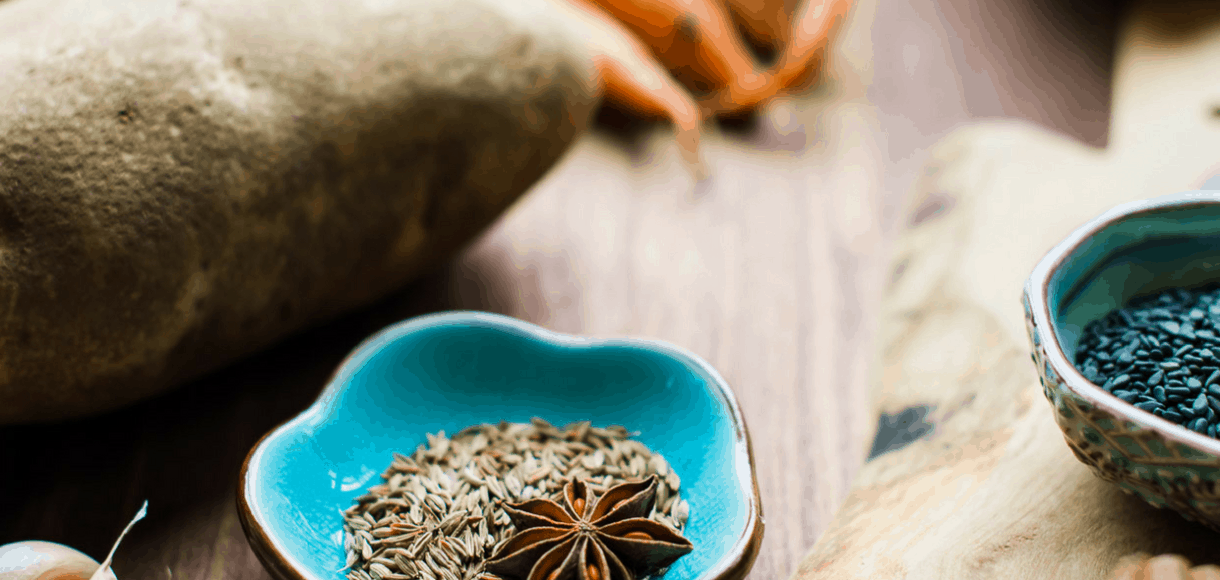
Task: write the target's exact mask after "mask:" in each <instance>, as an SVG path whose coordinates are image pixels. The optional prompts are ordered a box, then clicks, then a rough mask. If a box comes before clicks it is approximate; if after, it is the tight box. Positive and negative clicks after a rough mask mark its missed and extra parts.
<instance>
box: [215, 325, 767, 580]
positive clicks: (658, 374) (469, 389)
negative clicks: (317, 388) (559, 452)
mask: <svg viewBox="0 0 1220 580" xmlns="http://www.w3.org/2000/svg"><path fill="white" fill-rule="evenodd" d="M532 417H541V418H542V419H545V420H547V421H549V422H551V423H553V424H555V425H562V424H566V423H570V422H575V421H592V422H593V424H594V425H597V426H606V425H622V426H624V427H626V428H627V429H628V430H631V431H636V432H638V433H639V435H638V436H637V437H635V438H636V439H637V440H639V441H640V442H641V443H643V444H644V445H646V446H648V447H649V448H651V449H652V450H654V451H656V452H658V453H661V454H662V455H663V456H664V457H665V459H666V460H668V462H669V465H670V466H671V467H672V469H673V470H674V471H676V472H677V473H678V474H679V475H680V476H681V478H682V497H683V498H684V499H685V500H686V502H687V504H688V505H689V506H690V519H689V521H688V522H687V524H686V527H685V529H684V530H683V535H684V536H685V537H686V538H687V539H689V540H690V541H691V542H692V543H693V544H694V546H695V549H694V551H693V552H691V553H689V554H687V555H686V556H683V557H682V558H680V559H679V560H678V561H677V562H675V563H674V564H673V565H672V566H671V567H670V568H669V570H668V572H667V573H666V574H665V575H664V576H663V577H662V578H667V579H671V580H672V579H680V580H736V579H740V578H743V577H744V576H745V575H746V573H747V572H748V571H749V569H750V567H751V566H752V565H753V562H754V559H755V557H756V556H757V552H758V547H759V544H760V542H761V540H762V532H763V521H762V508H761V504H760V501H759V496H758V484H757V481H756V477H755V473H754V465H753V457H752V451H751V448H750V443H749V435H748V434H747V432H746V427H745V421H744V419H743V417H742V414H741V411H740V409H739V408H738V406H737V402H736V401H735V399H734V397H733V394H732V392H731V390H730V389H729V387H728V385H727V384H725V382H724V379H722V378H721V377H720V375H719V374H717V373H716V371H715V370H713V369H712V368H711V367H710V366H709V365H708V364H707V363H705V362H703V361H701V360H700V359H699V358H697V357H695V356H694V355H692V354H690V353H688V352H686V351H684V350H682V349H680V348H677V347H674V346H671V345H668V344H665V343H661V342H656V341H650V340H639V339H614V340H600V339H590V338H582V337H576V336H568V335H563V334H558V333H554V332H551V331H548V330H545V329H543V328H540V327H538V326H535V325H532V324H528V323H525V322H521V321H519V320H515V319H512V318H508V317H505V316H500V315H495V314H488V313H479V312H451V313H443V314H435V315H429V316H423V317H419V318H415V319H411V320H408V321H405V322H402V323H399V324H397V325H394V326H391V327H389V328H387V329H385V330H383V331H381V332H380V333H378V334H376V335H374V336H373V337H371V338H369V339H368V340H367V341H365V342H364V343H363V344H361V345H360V346H359V347H358V348H357V349H356V350H355V351H354V352H353V353H352V354H351V355H350V356H349V357H348V358H347V360H346V361H344V363H343V364H342V365H340V367H339V368H338V370H337V371H336V373H335V375H334V377H333V378H332V379H331V382H330V383H329V384H328V385H327V387H326V388H325V389H324V390H323V392H322V394H321V395H320V396H319V398H318V400H317V401H316V402H315V403H314V404H313V405H312V406H310V407H309V408H308V409H307V410H305V411H304V412H302V413H301V414H300V415H298V416H297V417H295V418H293V419H292V420H290V421H288V422H287V423H285V424H284V425H281V426H280V427H278V428H276V429H275V430H273V431H271V432H270V433H268V434H267V435H265V436H264V437H263V438H262V440H260V441H259V442H258V444H257V445H255V447H254V448H253V449H252V450H251V452H250V454H249V456H248V457H247V458H246V461H245V464H244V465H243V467H242V472H241V477H240V480H239V487H240V489H239V492H238V513H239V515H240V517H241V522H242V526H243V528H244V530H245V532H246V537H247V539H248V540H249V542H250V545H251V547H252V548H253V549H254V552H255V553H256V554H257V555H258V557H259V559H260V560H261V561H262V562H263V564H264V566H265V567H266V568H267V570H268V571H269V572H270V573H271V574H272V576H274V577H275V578H278V579H280V580H341V579H343V578H344V577H345V573H344V572H342V571H340V569H341V568H343V567H344V564H345V549H344V535H343V520H342V519H341V514H340V512H341V511H342V510H344V509H347V508H348V507H350V506H351V505H352V502H353V499H354V498H356V497H358V496H360V495H362V494H364V493H365V490H366V489H367V488H369V487H370V486H372V485H375V484H378V483H381V479H380V477H379V475H380V474H381V472H382V470H383V469H384V468H385V467H386V466H387V465H389V463H390V462H391V461H392V460H393V457H392V454H393V453H394V452H399V453H404V454H410V453H411V452H413V451H414V450H415V448H416V447H417V446H418V445H420V444H422V443H425V434H426V433H435V432H437V431H441V430H444V431H445V432H446V433H449V434H453V433H456V432H457V431H459V430H461V429H463V428H465V427H467V426H471V425H476V424H482V423H490V424H497V423H500V422H501V421H508V422H528V421H530V419H531V418H532Z"/></svg>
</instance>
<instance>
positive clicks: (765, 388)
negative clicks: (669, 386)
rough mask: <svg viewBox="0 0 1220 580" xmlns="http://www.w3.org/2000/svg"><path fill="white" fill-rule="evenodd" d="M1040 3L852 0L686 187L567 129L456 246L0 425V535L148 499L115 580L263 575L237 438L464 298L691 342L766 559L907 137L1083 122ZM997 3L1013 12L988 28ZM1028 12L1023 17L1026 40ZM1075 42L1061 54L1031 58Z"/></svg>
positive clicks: (823, 421)
mask: <svg viewBox="0 0 1220 580" xmlns="http://www.w3.org/2000/svg"><path fill="white" fill-rule="evenodd" d="M1065 4H1069V5H1070V4H1073V3H1071V2H1067V3H1065ZM1031 6H1032V7H1034V8H1033V9H1031ZM1047 10H1052V8H1047V7H1046V6H1042V5H1041V3H1040V2H1015V1H1005V2H990V3H988V2H966V1H964V0H952V1H943V2H936V1H935V0H923V1H914V2H902V1H899V0H860V2H859V4H858V6H857V9H856V12H855V15H854V17H853V20H852V23H851V26H850V27H849V29H848V30H847V31H846V33H845V34H844V36H843V39H842V42H841V43H840V46H841V49H840V51H838V52H837V53H836V54H838V55H839V56H838V57H836V66H835V68H834V70H835V72H834V73H833V75H832V82H830V83H828V84H827V85H825V86H824V87H823V88H821V89H819V90H818V91H817V92H815V93H814V94H811V95H807V96H805V97H803V98H802V99H800V100H797V101H791V102H785V103H782V104H780V105H778V106H776V107H773V108H770V109H769V110H767V111H765V112H764V113H763V114H762V116H761V119H760V120H759V122H758V124H757V126H755V127H753V128H750V129H748V130H745V131H737V132H733V133H728V134H720V135H715V136H713V137H711V138H710V139H709V140H708V142H707V144H706V147H707V149H706V154H707V158H708V161H709V162H710V165H711V168H712V177H711V179H710V180H708V181H706V182H704V183H701V184H695V183H694V182H693V180H692V178H691V177H690V175H689V174H688V173H687V171H686V170H685V168H684V167H682V166H681V165H680V164H679V163H678V161H677V155H676V150H675V149H674V145H673V143H672V141H671V140H670V139H668V138H667V137H666V136H665V135H664V133H663V129H661V130H659V131H660V132H653V133H650V134H647V135H644V136H642V137H637V138H635V139H634V140H633V139H624V138H623V137H622V136H621V135H618V136H616V135H612V134H607V133H604V132H596V133H593V134H590V135H588V136H586V137H585V138H584V139H583V140H582V141H581V142H579V143H578V144H577V146H576V147H575V148H574V150H573V151H572V153H571V154H570V155H569V156H568V157H567V158H566V160H565V161H564V162H563V163H562V164H561V165H560V166H559V167H557V168H556V169H555V170H554V171H553V172H552V173H551V174H549V175H548V177H547V178H546V179H544V181H543V182H541V183H539V184H538V186H537V187H535V188H534V190H533V191H531V192H530V193H529V194H528V195H527V197H525V198H524V199H522V200H521V202H520V203H518V204H517V205H516V206H515V207H514V208H513V209H512V210H511V211H510V212H509V213H508V214H507V215H505V216H504V217H503V219H501V220H500V221H499V222H497V224H496V225H495V226H493V228H492V229H491V230H489V231H488V232H487V233H486V234H485V235H484V236H483V237H482V238H480V239H479V240H478V241H477V242H476V243H475V244H473V245H472V246H471V247H470V248H469V249H468V250H467V251H466V252H465V253H464V254H463V255H462V256H461V257H460V258H459V259H458V260H456V261H455V262H454V263H453V264H451V265H450V266H449V267H447V268H446V269H445V270H443V271H440V272H437V273H435V274H434V275H432V276H429V277H428V278H426V279H425V280H423V281H421V282H419V283H417V284H415V285H413V286H412V287H410V288H407V289H405V290H404V291H402V292H400V293H398V294H397V295H395V296H392V297H390V298H388V299H386V300H384V301H382V302H381V303H379V304H377V305H375V306H372V307H370V308H367V309H365V310H363V311H360V312H356V313H353V314H351V315H349V316H346V317H344V318H342V319H339V320H335V321H332V322H330V323H328V324H326V325H323V326H320V327H317V328H315V329H312V330H310V331H307V332H305V333H302V334H300V335H298V336H296V337H294V338H291V339H289V340H287V341H285V342H283V343H281V344H280V345H278V346H276V347H274V348H272V349H270V350H268V351H266V352H263V353H261V354H258V355H256V356H254V357H251V358H249V359H247V360H245V361H243V362H240V363H238V364H236V365H234V366H232V367H230V368H228V369H225V370H223V371H220V372H217V373H214V374H212V375H210V376H208V377H205V378H203V379H201V380H198V381H196V382H194V383H193V384H190V385H188V386H186V387H184V388H182V389H179V390H177V391H175V392H173V393H170V394H168V395H165V396H162V397H159V398H156V399H154V400H150V401H147V402H144V403H141V404H138V405H136V406H134V407H131V408H128V409H125V410H122V411H119V412H116V413H111V414H107V415H104V416H100V417H95V418H92V419H87V420H83V421H78V422H73V423H69V424H64V425H46V426H26V427H16V428H5V429H0V544H3V543H7V542H10V541H17V540H24V539H43V540H50V541H56V542H62V543H65V544H68V545H71V546H74V547H76V548H78V549H80V550H82V551H85V552H86V553H88V554H90V555H92V556H94V557H95V558H97V559H99V560H100V559H101V558H103V557H104V556H105V553H106V552H107V550H108V549H109V546H110V543H111V542H112V541H113V540H114V538H115V536H116V535H117V534H118V532H119V531H120V530H121V528H122V526H123V525H124V524H125V523H126V521H127V520H128V519H129V518H130V517H131V515H132V514H133V513H134V512H135V510H136V509H137V508H138V507H139V504H140V502H141V501H143V500H144V499H148V500H149V516H148V518H147V519H146V520H144V521H143V522H141V523H140V524H138V525H137V526H136V527H135V528H134V529H133V531H132V533H131V534H130V535H129V536H128V538H127V539H126V540H125V543H124V545H123V548H122V549H120V551H119V553H118V555H117V556H116V564H115V570H116V572H117V573H118V575H119V577H120V578H125V579H126V578H130V579H136V578H139V579H145V578H158V579H162V578H165V579H168V578H191V579H205V578H206V579H212V578H216V579H220V578H224V579H234V580H236V579H245V578H250V579H254V578H266V577H268V576H267V574H266V572H265V571H264V570H263V569H262V567H261V565H260V564H259V562H258V561H257V559H256V558H255V556H254V555H253V553H252V552H251V551H250V548H249V546H248V545H247V543H246V540H245V537H244V535H243V534H242V530H241V526H240V524H239V522H238V519H237V514H236V510H235V505H234V497H235V490H236V479H237V473H238V469H239V467H240V464H241V460H242V459H243V458H244V457H245V454H246V453H247V451H248V450H249V449H250V447H251V446H252V445H253V444H254V443H255V442H256V441H257V439H258V438H259V437H260V436H261V435H262V434H263V433H265V432H266V431H268V430H270V429H271V428H273V427H274V426H276V425H277V424H279V423H280V422H282V421H284V420H287V419H288V418H290V417H292V416H293V415H294V414H296V413H297V412H299V411H300V410H302V409H303V408H305V407H306V406H307V405H308V404H309V403H310V402H311V401H312V400H313V398H314V397H315V396H316V394H317V393H318V391H319V389H320V388H321V387H322V386H323V385H324V383H325V381H326V380H327V379H328V377H329V374H330V372H331V371H332V370H333V369H334V367H335V366H336V365H337V364H338V363H339V361H340V360H341V359H342V358H343V357H344V356H345V355H346V354H347V353H348V352H349V351H350V350H351V349H352V348H353V347H355V346H356V344H357V343H358V342H359V341H360V340H362V339H363V338H364V337H365V336H367V335H369V334H370V333H372V332H375V331H376V330H378V329H380V328H381V327H383V326H385V325H387V324H390V323H392V322H395V321H398V320H401V319H403V318H407V317H410V316H414V315H417V314H422V313H427V312H433V311H438V310H446V309H478V310H489V311H494V312H500V313H505V314H509V315H512V316H515V317H518V318H521V319H524V320H528V321H531V322H535V323H538V324H541V325H543V326H546V327H548V328H552V329H555V330H559V331H563V332H574V333H582V334H588V335H598V336H607V335H616V336H647V337H653V338H659V339H662V340H666V341H670V342H673V343H675V344H678V345H681V346H683V347H685V348H687V349H690V350H691V351H693V352H695V353H696V354H698V355H700V356H702V357H704V358H705V359H706V360H708V361H709V362H710V363H711V364H712V365H713V366H715V367H716V368H717V369H718V370H719V371H720V372H721V373H722V374H723V375H724V376H725V378H726V379H727V380H728V381H729V383H730V384H731V385H732V386H733V388H734V389H735V391H736V393H737V395H738V397H739V399H740V402H741V404H742V407H743V410H744V412H745V414H746V418H747V421H748V425H749V428H750V431H751V435H752V437H753V443H754V449H755V454H756V458H757V467H758V480H759V485H760V487H761V490H762V497H763V507H764V514H765V517H766V523H767V533H766V536H765V539H764V541H763V548H762V551H761V553H760V556H759V558H758V561H757V563H756V565H755V567H754V570H753V572H752V573H751V574H750V578H756V579H763V578H767V579H771V578H777V577H784V576H787V575H789V574H790V573H792V572H793V571H794V569H795V566H796V564H797V563H798V561H799V560H800V558H801V556H802V555H803V554H804V553H805V552H806V551H807V550H808V549H809V548H810V547H811V546H812V545H813V544H814V542H815V541H816V540H817V538H818V535H819V534H820V533H821V532H822V531H823V530H824V529H825V528H826V525H827V523H828V522H829V521H830V519H831V517H832V515H833V514H834V512H835V510H836V509H837V507H838V506H839V504H840V502H841V501H842V499H843V498H844V496H845V494H846V493H847V491H848V488H849V486H850V484H851V482H852V478H853V476H854V474H855V472H856V470H857V469H858V467H859V466H860V464H861V463H862V461H863V458H864V454H865V452H866V451H867V447H868V445H869V444H870V443H871V441H872V436H873V430H874V425H872V424H871V419H870V418H869V411H868V405H867V404H866V397H867V394H866V390H865V386H866V378H867V370H868V369H867V360H868V355H869V354H870V349H869V348H868V347H869V344H870V340H871V336H872V328H873V326H874V318H875V316H876V306H875V305H876V304H877V303H878V300H879V298H880V290H881V287H882V283H881V282H882V280H881V276H882V275H883V273H884V272H885V271H886V268H885V266H886V264H887V260H888V258H887V251H886V250H887V245H888V239H889V232H891V231H893V229H894V228H893V224H892V222H893V221H894V218H895V216H896V215H897V208H898V207H900V205H901V204H900V201H901V200H902V198H903V196H904V194H905V192H906V189H907V187H908V184H909V183H910V181H911V179H912V175H911V174H912V172H913V171H914V168H916V167H918V166H919V161H920V159H921V158H920V154H921V151H923V150H924V149H925V148H926V147H928V146H929V145H930V144H931V143H932V142H933V141H934V140H935V139H936V137H937V136H939V135H941V134H943V133H944V132H945V131H947V130H948V129H949V128H951V127H952V126H954V125H955V124H957V123H960V122H962V121H965V120H967V119H970V118H972V117H978V116H993V115H1007V116H1015V117H1023V118H1027V119H1032V120H1035V121H1038V122H1041V123H1043V124H1045V125H1049V126H1051V127H1054V128H1057V129H1059V130H1061V131H1064V132H1067V133H1069V134H1072V135H1076V136H1078V137H1079V138H1081V139H1084V140H1086V141H1091V142H1100V141H1104V139H1105V125H1104V119H1105V118H1106V117H1107V115H1108V110H1107V105H1106V103H1107V100H1108V93H1107V90H1108V89H1107V86H1108V85H1107V83H1108V76H1107V75H1108V68H1107V67H1108V61H1107V60H1106V59H1107V58H1108V52H1107V51H1108V50H1109V47H1108V45H1107V44H1106V43H1107V38H1108V37H1107V34H1110V32H1109V28H1108V24H1107V20H1106V18H1105V17H1098V18H1094V19H1092V20H1091V21H1090V22H1091V23H1090V24H1087V25H1086V24H1084V23H1077V24H1078V25H1079V26H1078V29H1077V33H1076V34H1075V35H1074V36H1073V35H1067V36H1066V37H1065V33H1063V31H1062V30H1060V29H1059V28H1057V27H1056V26H1054V25H1053V23H1054V22H1057V20H1056V19H1055V18H1053V17H1048V16H1047V12H1046V11H1047ZM1053 10H1060V11H1068V12H1071V13H1077V12H1079V10H1078V6H1075V5H1073V6H1066V7H1064V6H1060V7H1056V8H1053ZM997 18H999V21H1000V22H1007V23H1010V24H1012V26H1014V27H1015V28H1004V27H1001V29H998V30H997V29H994V27H995V22H997ZM1022 26H1024V27H1026V29H1027V30H1022V29H1021V27H1022ZM1014 30H1015V32H1014ZM1028 30H1034V31H1041V32H1042V33H1044V34H1042V36H1037V35H1034V36H1035V37H1036V38H1035V39H1034V40H1032V41H1026V40H1025V39H1026V38H1027V37H1028V36H1029V35H1028V34H1027V32H1028ZM1056 30H1058V32H1056ZM1048 31H1050V32H1048ZM1056 35H1058V36H1056ZM1039 39H1041V40H1039ZM1076 54H1084V55H1085V57H1086V58H1084V59H1083V60H1081V62H1083V63H1084V64H1083V65H1080V64H1073V65H1071V66H1066V65H1065V66H1051V67H1047V66H1045V65H1044V64H1039V63H1046V62H1048V61H1054V60H1055V59H1066V58H1068V55H1076ZM1078 60H1080V59H1078ZM1064 62H1067V61H1066V60H1065V61H1064ZM1090 63H1092V64H1090ZM962 71H965V72H962ZM1031 79H1032V80H1031ZM1031 87H1032V88H1031ZM1038 87H1041V88H1038ZM1030 91H1033V92H1032V93H1031V92H1030ZM1039 91H1041V92H1039ZM1038 95H1042V96H1043V97H1045V102H1042V101H1039V100H1038V99H1037V98H1035V97H1037V96H1038ZM1098 119H1101V120H1102V121H1101V122H1100V123H1099V122H1098Z"/></svg>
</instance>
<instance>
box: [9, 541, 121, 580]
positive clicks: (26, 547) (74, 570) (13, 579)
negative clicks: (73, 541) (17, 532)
mask: <svg viewBox="0 0 1220 580" xmlns="http://www.w3.org/2000/svg"><path fill="white" fill-rule="evenodd" d="M98 566H99V564H98V563H97V561H96V560H94V559H93V558H90V557H89V556H87V555H85V554H83V553H81V552H78V551H76V550H73V549H72V548H69V547H67V546H65V545H63V544H56V543H54V542H14V543H12V544H5V545H3V546H0V578H3V579H4V580H90V579H91V578H92V577H93V573H94V572H97V568H98ZM102 577H103V578H107V579H109V580H114V573H113V572H111V571H109V570H107V571H106V572H104V573H103V575H102Z"/></svg>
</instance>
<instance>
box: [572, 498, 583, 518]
mask: <svg viewBox="0 0 1220 580" xmlns="http://www.w3.org/2000/svg"><path fill="white" fill-rule="evenodd" d="M572 507H574V508H576V515H578V516H583V515H585V500H583V499H581V498H579V497H578V498H576V501H574V502H572Z"/></svg>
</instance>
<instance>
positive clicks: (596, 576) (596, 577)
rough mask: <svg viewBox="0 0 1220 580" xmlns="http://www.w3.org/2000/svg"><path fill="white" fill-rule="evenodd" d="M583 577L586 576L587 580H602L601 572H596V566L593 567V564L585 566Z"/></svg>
mask: <svg viewBox="0 0 1220 580" xmlns="http://www.w3.org/2000/svg"><path fill="white" fill-rule="evenodd" d="M585 576H587V577H588V578H589V580H602V574H601V572H600V571H598V569H597V566H594V565H593V564H588V565H586V566H585Z"/></svg>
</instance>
